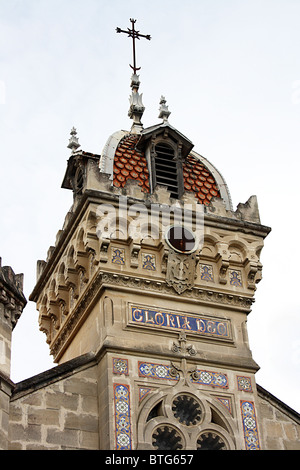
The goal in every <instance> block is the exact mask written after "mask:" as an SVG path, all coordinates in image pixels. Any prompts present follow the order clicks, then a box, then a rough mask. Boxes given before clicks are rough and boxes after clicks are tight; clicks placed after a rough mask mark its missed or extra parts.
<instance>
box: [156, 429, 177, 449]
mask: <svg viewBox="0 0 300 470" xmlns="http://www.w3.org/2000/svg"><path fill="white" fill-rule="evenodd" d="M152 445H153V447H154V448H155V449H157V450H181V449H183V448H184V443H183V438H182V436H181V435H180V433H179V432H178V431H177V430H176V429H175V428H173V427H172V426H167V425H161V426H158V427H157V428H156V429H155V430H154V432H153V434H152Z"/></svg>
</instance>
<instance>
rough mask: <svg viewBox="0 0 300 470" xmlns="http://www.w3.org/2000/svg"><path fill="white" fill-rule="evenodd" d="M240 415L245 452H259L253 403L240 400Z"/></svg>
mask: <svg viewBox="0 0 300 470" xmlns="http://www.w3.org/2000/svg"><path fill="white" fill-rule="evenodd" d="M241 413H242V421H243V428H244V439H245V446H246V450H259V449H260V444H259V437H258V429H257V421H256V414H255V408H254V403H253V402H252V401H244V400H241Z"/></svg>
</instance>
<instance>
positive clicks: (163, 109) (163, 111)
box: [158, 96, 171, 122]
mask: <svg viewBox="0 0 300 470" xmlns="http://www.w3.org/2000/svg"><path fill="white" fill-rule="evenodd" d="M166 102H167V101H166V99H165V97H164V96H161V98H160V102H159V104H160V108H159V115H158V117H159V118H160V119H163V121H164V122H168V118H169V116H170V114H171V111H169V109H168V106H167V105H166Z"/></svg>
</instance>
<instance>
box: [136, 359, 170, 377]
mask: <svg viewBox="0 0 300 470" xmlns="http://www.w3.org/2000/svg"><path fill="white" fill-rule="evenodd" d="M138 368H139V376H140V377H148V378H151V379H166V380H177V379H178V376H177V377H174V376H172V375H170V370H171V367H170V366H166V365H163V364H154V363H152V362H139V364H138Z"/></svg>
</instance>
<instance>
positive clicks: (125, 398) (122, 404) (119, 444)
mask: <svg viewBox="0 0 300 470" xmlns="http://www.w3.org/2000/svg"><path fill="white" fill-rule="evenodd" d="M114 406H115V437H116V450H130V449H131V442H132V441H131V421H130V387H129V385H125V384H123V385H122V384H114Z"/></svg>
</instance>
